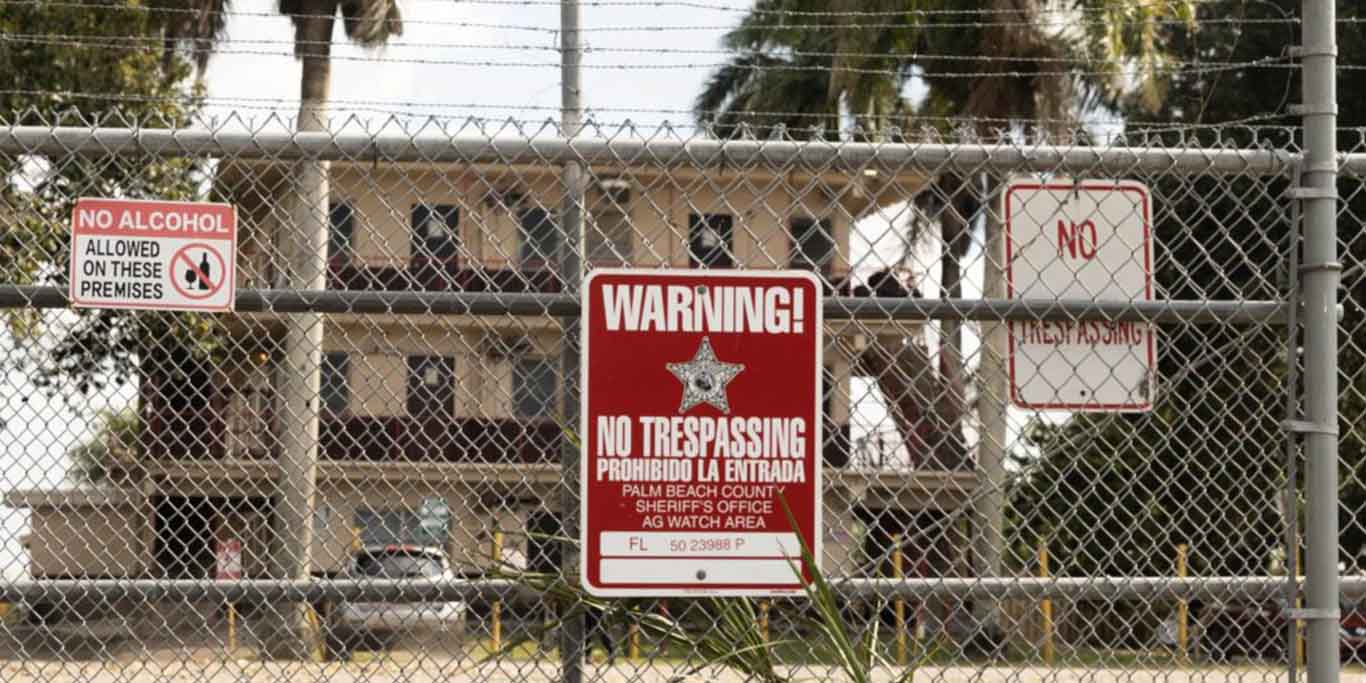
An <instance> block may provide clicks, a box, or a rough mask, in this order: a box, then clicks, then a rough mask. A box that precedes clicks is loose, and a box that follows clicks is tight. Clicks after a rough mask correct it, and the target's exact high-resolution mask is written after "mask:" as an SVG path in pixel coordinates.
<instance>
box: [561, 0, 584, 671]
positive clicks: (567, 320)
mask: <svg viewBox="0 0 1366 683" xmlns="http://www.w3.org/2000/svg"><path fill="white" fill-rule="evenodd" d="M582 58H583V45H582V44H581V42H580V35H579V2H578V0H561V3H560V135H561V136H563V137H566V138H570V139H572V138H575V137H577V136H578V134H579V129H580V127H581V126H582V125H583V102H582V100H581V99H580V97H581V95H582V90H580V76H581V75H582V70H581V67H580V64H581V60H582ZM560 180H561V183H562V184H563V188H562V189H563V191H564V198H563V200H562V203H561V205H560V220H559V225H560V258H559V271H560V272H559V276H560V281H561V282H563V283H564V293H565V294H568V295H569V296H572V297H577V296H578V295H579V283H580V281H581V279H582V275H583V262H582V259H580V249H581V247H582V245H583V244H585V240H584V232H583V226H584V174H583V166H582V164H580V163H578V162H577V161H569V162H567V163H566V164H565V165H564V168H563V171H562V174H561V177H560ZM560 325H561V327H562V329H563V330H564V336H563V338H562V339H561V341H560V394H561V396H562V397H563V399H564V417H565V424H566V425H568V426H570V427H572V428H573V429H574V430H575V431H577V432H580V434H582V431H581V430H580V429H579V412H580V406H579V390H580V388H581V387H580V385H579V348H580V345H579V334H580V330H581V325H580V320H579V317H578V315H571V316H566V317H564V318H561V319H560ZM560 481H561V485H562V486H563V488H562V489H561V490H560V521H561V524H562V525H563V526H562V528H563V529H564V536H565V537H566V538H574V539H577V538H578V537H579V449H578V448H577V447H576V446H575V445H574V444H573V443H571V441H570V439H569V438H567V437H565V438H564V439H563V440H562V445H561V448H560ZM560 557H561V562H562V564H561V570H562V571H563V572H564V576H565V580H566V581H571V582H574V583H577V582H578V581H579V548H578V546H577V545H574V544H570V543H566V544H564V552H563V553H561V555H560ZM565 607H569V606H568V605H565V606H562V609H563V608H565ZM561 616H562V617H563V616H564V613H563V612H561ZM583 646H584V619H583V616H582V615H579V616H574V617H567V618H564V620H563V621H562V622H561V623H560V668H561V669H562V676H561V678H560V681H561V683H583V655H584V652H583Z"/></svg>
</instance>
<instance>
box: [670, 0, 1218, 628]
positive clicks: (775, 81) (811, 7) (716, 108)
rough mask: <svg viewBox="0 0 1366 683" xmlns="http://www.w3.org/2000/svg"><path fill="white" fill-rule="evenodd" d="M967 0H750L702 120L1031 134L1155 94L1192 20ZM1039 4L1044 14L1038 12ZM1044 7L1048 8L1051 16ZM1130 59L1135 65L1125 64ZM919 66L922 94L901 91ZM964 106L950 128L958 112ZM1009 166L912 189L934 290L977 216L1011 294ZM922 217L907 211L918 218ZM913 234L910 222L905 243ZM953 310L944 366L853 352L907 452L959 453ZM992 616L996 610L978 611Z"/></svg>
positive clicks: (731, 128) (977, 533)
mask: <svg viewBox="0 0 1366 683" xmlns="http://www.w3.org/2000/svg"><path fill="white" fill-rule="evenodd" d="M983 4H984V6H982V7H980V8H977V9H974V10H968V11H964V8H963V6H962V3H958V2H952V1H949V0H930V1H929V2H924V1H923V0H922V1H920V2H908V1H906V0H877V1H876V2H871V3H870V2H854V1H853V0H842V1H841V2H837V3H835V4H834V6H833V7H832V6H831V3H828V2H820V1H817V0H759V2H758V3H756V5H755V7H754V8H753V9H752V10H751V11H750V13H749V14H747V15H746V16H745V18H744V19H743V20H742V21H741V23H740V25H739V26H738V27H736V28H735V29H734V30H732V31H731V32H730V33H728V34H727V35H726V36H725V38H724V39H723V43H724V45H725V46H726V47H727V48H729V49H730V50H732V51H734V52H735V53H736V54H735V56H734V57H733V58H732V59H731V60H730V61H729V62H728V63H727V64H726V65H724V66H722V67H720V68H718V69H717V70H716V71H715V72H714V73H713V74H712V77H711V78H710V80H709V81H708V82H707V83H706V84H705V86H704V88H703V91H702V92H701V93H700V94H699V96H698V97H697V100H696V104H695V109H696V113H697V116H698V118H699V121H700V122H701V123H702V124H703V125H704V126H709V127H710V130H711V131H712V132H713V134H716V135H719V136H723V137H728V136H733V135H737V134H740V133H742V132H744V131H745V129H746V127H748V129H749V131H750V132H753V133H754V134H757V135H761V136H767V135H769V134H772V133H774V132H777V130H778V129H779V127H780V126H781V127H782V128H783V129H786V130H789V131H794V132H798V133H800V132H801V131H810V132H809V135H811V136H813V137H823V138H832V137H839V132H838V131H836V132H833V133H832V132H831V131H828V130H825V129H822V128H820V127H814V128H813V124H819V123H822V122H832V123H834V124H835V127H837V128H838V127H839V126H838V124H839V122H841V121H851V122H852V125H850V126H847V127H846V131H845V133H846V135H849V136H852V137H854V138H856V139H873V140H878V139H881V140H895V139H898V138H900V137H902V136H904V131H905V130H909V129H911V128H912V127H913V126H915V125H928V126H932V127H935V128H938V129H939V130H940V131H941V132H942V133H944V134H947V135H950V136H953V135H957V136H959V137H962V136H964V135H969V136H973V137H976V138H977V139H980V140H984V141H987V140H992V139H999V138H1002V137H1006V138H1010V137H1014V138H1016V139H1018V136H1019V133H1018V132H1013V131H1011V128H1012V127H1013V126H1015V125H1016V124H1028V123H1030V122H1039V121H1042V123H1043V124H1044V125H1042V126H1038V127H1037V129H1036V130H1034V131H1025V133H1024V134H1025V135H1029V136H1033V137H1035V138H1036V139H1038V138H1043V137H1045V136H1049V135H1059V134H1062V135H1066V134H1067V133H1068V132H1069V131H1070V130H1072V129H1073V128H1074V127H1075V124H1076V122H1077V121H1078V118H1079V114H1081V113H1083V112H1085V111H1087V110H1090V109H1093V108H1095V107H1096V106H1097V105H1100V104H1110V105H1113V104H1115V103H1117V102H1118V101H1120V100H1121V99H1126V98H1138V99H1140V100H1142V101H1143V102H1146V103H1149V104H1156V102H1157V101H1158V99H1159V98H1160V93H1161V83H1162V78H1161V75H1162V73H1163V71H1164V69H1165V67H1166V61H1167V56H1166V54H1165V53H1164V51H1163V47H1164V46H1163V44H1162V42H1161V40H1160V38H1159V33H1158V26H1159V25H1160V22H1161V21H1163V20H1169V19H1172V18H1180V19H1182V20H1184V21H1186V22H1191V21H1193V17H1194V8H1193V2H1192V0H1158V1H1156V2H1153V1H1152V0H1070V1H1066V0H1065V1H1064V2H1062V3H1058V2H1047V1H1046V0H989V1H988V2H986V3H983ZM1045 18H1047V19H1051V20H1053V21H1051V22H1049V21H1046V20H1045ZM1050 23H1051V24H1052V25H1051V26H1050ZM1126 72H1127V73H1128V74H1129V77H1127V78H1126V75H1125V74H1126ZM912 80H917V81H918V83H919V85H921V86H922V87H924V88H925V90H926V91H927V94H926V97H925V98H924V101H923V103H920V104H918V105H917V104H916V103H913V102H910V101H908V100H907V98H906V97H905V96H904V95H903V92H904V91H905V90H906V86H907V85H908V84H909V83H910V82H912ZM955 122H958V123H960V124H962V125H960V126H959V127H958V128H957V129H954V128H953V124H954V123H955ZM1001 185H1002V179H1001V178H999V177H994V176H992V175H991V174H988V173H975V172H968V171H962V170H959V169H954V168H947V169H943V170H941V171H940V172H939V173H938V175H937V177H935V178H934V179H933V182H931V183H929V184H928V185H927V189H925V190H923V191H921V192H920V193H918V194H917V195H916V196H915V197H914V198H913V199H912V201H913V202H914V203H915V204H916V205H917V207H916V208H917V211H916V212H912V213H913V214H916V215H926V216H929V217H930V218H932V219H933V220H934V221H935V222H937V223H938V225H939V229H940V238H941V240H940V242H941V245H942V247H941V249H942V251H941V255H940V291H941V292H942V294H943V295H944V296H947V297H949V298H958V297H961V295H962V259H963V258H964V257H965V256H966V255H967V253H968V251H969V249H970V248H971V245H972V243H973V238H972V232H973V230H972V226H973V224H974V223H975V222H978V221H977V219H978V217H979V216H981V217H982V220H981V221H980V223H981V225H982V226H983V229H982V237H981V243H982V251H983V253H984V255H985V257H986V259H985V261H986V268H985V278H984V283H983V285H984V286H983V289H984V292H983V293H984V296H986V297H988V298H1001V297H1003V296H1004V295H1005V286H1004V275H1003V269H1004V263H1003V261H1004V253H1003V249H1002V246H1001V232H1002V230H1001V225H1000V216H999V215H998V212H996V211H989V210H988V211H983V208H984V207H986V206H988V205H989V202H991V201H992V198H993V197H995V196H996V192H997V190H998V189H999V188H1000V186H1001ZM917 223H918V222H917V221H915V220H912V221H911V226H912V229H910V230H908V233H914V232H915V230H914V226H916V225H917ZM915 238H916V235H915V234H908V235H907V242H908V243H910V242H911V241H913V240H914V239H915ZM1004 335H1005V327H1004V325H1003V324H1000V323H988V324H984V325H983V327H982V338H983V345H982V347H983V352H982V354H981V358H980V361H979V363H980V367H979V371H978V374H977V392H976V394H977V399H976V408H977V412H978V418H979V421H980V424H981V430H980V431H981V435H980V437H979V440H978V448H977V453H976V465H977V468H978V472H979V477H980V481H981V487H982V488H981V490H980V491H979V493H978V494H977V496H976V502H975V504H974V508H975V509H974V520H973V529H974V539H973V544H972V545H973V549H974V553H973V555H974V560H975V571H976V573H977V575H978V576H999V575H1000V574H1001V554H1002V547H1003V538H1002V537H1003V534H1002V527H1003V520H1002V517H1003V504H1004V489H1005V473H1004V467H1003V462H1004V450H1005V446H1004V444H1005V441H1006V438H1007V425H1006V404H1005V395H1006V390H1007V388H1008V387H1007V378H1006V375H1005V371H1004V367H1003V363H1002V359H1003V355H1004V351H1003V349H1004V346H1005V340H1004ZM962 345H963V333H962V324H961V323H960V322H958V321H945V322H944V324H943V334H942V335H941V347H940V354H939V359H940V363H939V367H938V368H932V367H931V365H930V360H929V355H928V354H927V353H926V352H924V351H923V350H921V349H918V348H916V347H914V346H906V345H903V344H901V343H900V340H887V339H883V340H879V341H878V343H874V344H871V345H870V346H869V348H868V349H867V350H866V351H865V352H863V353H862V354H861V355H860V357H859V358H858V359H857V361H858V367H859V370H860V372H862V373H863V374H866V375H869V376H872V377H876V378H877V381H878V385H879V389H880V390H881V392H882V394H883V395H884V397H885V398H886V400H887V402H888V406H889V412H890V413H891V416H892V419H893V421H894V423H895V424H896V425H897V427H898V429H899V430H900V432H901V433H902V435H903V439H904V441H905V443H906V447H907V449H908V450H909V451H910V452H911V453H913V454H914V453H932V454H933V457H934V458H936V459H937V460H938V461H939V463H940V466H943V467H951V466H953V465H954V464H955V463H956V462H957V460H956V457H957V453H956V452H955V451H956V448H955V445H956V444H958V443H960V442H961V439H962V438H963V434H962V423H963V419H964V417H965V416H966V413H967V405H966V404H967V401H966V392H965V387H964V374H965V369H964V361H963V354H962V348H963V346H962ZM979 618H980V619H984V620H989V621H986V623H996V620H995V619H994V618H989V616H987V615H984V613H983V611H979Z"/></svg>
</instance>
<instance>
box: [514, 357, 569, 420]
mask: <svg viewBox="0 0 1366 683" xmlns="http://www.w3.org/2000/svg"><path fill="white" fill-rule="evenodd" d="M557 370H558V368H557V367H556V363H555V361H552V360H548V359H545V358H521V359H518V360H517V361H516V363H515V364H514V365H513V368H512V402H513V410H514V412H515V413H516V415H517V417H519V418H524V419H536V418H552V417H555V406H556V402H555V393H556V389H557V387H558V381H557V379H558V372H557Z"/></svg>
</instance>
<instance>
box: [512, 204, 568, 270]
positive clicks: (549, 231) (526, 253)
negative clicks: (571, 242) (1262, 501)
mask: <svg viewBox="0 0 1366 683" xmlns="http://www.w3.org/2000/svg"><path fill="white" fill-rule="evenodd" d="M517 223H518V227H519V228H520V234H521V239H522V244H521V247H520V249H519V250H518V252H517V258H518V261H519V263H520V265H521V267H523V268H544V267H545V266H546V265H547V264H550V263H554V262H555V258H556V256H557V254H558V252H559V248H560V228H559V226H557V225H555V221H554V220H553V219H552V217H551V215H550V212H549V211H547V210H545V209H542V208H539V207H537V208H534V209H526V210H524V211H522V212H521V213H520V214H519V215H518V217H517Z"/></svg>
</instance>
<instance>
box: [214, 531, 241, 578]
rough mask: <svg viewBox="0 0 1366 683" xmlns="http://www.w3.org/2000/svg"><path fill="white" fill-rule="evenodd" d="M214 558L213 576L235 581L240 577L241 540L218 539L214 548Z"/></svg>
mask: <svg viewBox="0 0 1366 683" xmlns="http://www.w3.org/2000/svg"><path fill="white" fill-rule="evenodd" d="M214 560H215V568H216V570H215V572H214V578H216V579H218V580H219V581H236V580H238V579H240V578H242V541H240V540H237V539H229V540H226V541H219V542H218V547H217V548H216V549H215V550H214Z"/></svg>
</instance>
